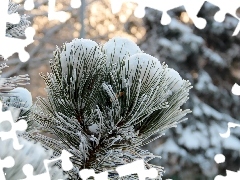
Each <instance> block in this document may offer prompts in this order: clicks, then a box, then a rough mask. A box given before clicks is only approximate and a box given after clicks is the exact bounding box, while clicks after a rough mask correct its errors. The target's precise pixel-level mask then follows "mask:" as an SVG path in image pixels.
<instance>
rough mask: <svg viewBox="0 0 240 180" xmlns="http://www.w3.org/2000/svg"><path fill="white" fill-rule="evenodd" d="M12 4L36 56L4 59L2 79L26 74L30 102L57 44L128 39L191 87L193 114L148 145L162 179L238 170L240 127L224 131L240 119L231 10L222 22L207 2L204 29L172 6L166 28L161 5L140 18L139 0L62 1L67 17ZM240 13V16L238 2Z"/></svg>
mask: <svg viewBox="0 0 240 180" xmlns="http://www.w3.org/2000/svg"><path fill="white" fill-rule="evenodd" d="M13 2H16V3H19V4H21V5H22V6H21V7H20V8H19V10H18V12H19V14H27V15H28V16H29V18H28V20H29V21H30V22H31V26H32V27H33V28H34V29H35V30H36V35H35V37H34V40H35V41H34V43H33V44H31V45H29V46H28V47H27V48H26V50H27V51H28V52H29V54H30V56H31V58H30V59H29V60H28V61H27V62H25V63H22V62H21V61H20V60H19V59H18V55H17V54H14V55H13V56H12V57H10V58H9V60H8V61H7V62H6V64H7V65H8V66H9V68H6V69H5V70H4V71H3V74H2V77H10V76H15V75H21V74H29V76H30V78H31V80H30V85H27V86H25V87H26V88H27V89H28V90H29V91H30V92H31V93H32V96H33V101H36V97H37V96H42V97H45V96H46V93H45V90H44V88H45V84H44V81H43V80H42V79H41V78H40V76H39V73H40V72H43V73H45V74H46V73H47V72H50V68H49V59H51V58H53V54H52V52H53V51H54V50H55V48H56V45H57V46H62V44H63V43H64V42H70V41H71V40H72V39H74V38H88V39H91V40H94V41H96V42H97V43H100V44H103V43H105V42H106V41H108V40H109V39H110V38H113V37H115V36H122V37H127V38H129V39H131V40H133V41H134V42H136V43H137V44H138V45H139V46H140V48H141V49H142V50H143V51H144V52H146V53H148V54H150V55H152V56H154V57H156V58H158V59H159V60H160V61H161V62H166V63H167V64H168V65H169V67H171V68H174V69H175V70H177V71H178V72H179V74H180V75H181V76H182V78H184V79H187V80H189V81H190V82H191V83H192V85H193V89H192V90H191V91H190V99H189V100H188V102H187V104H186V105H185V106H184V107H183V108H184V109H186V108H188V109H191V110H192V111H193V112H192V113H191V114H190V115H188V120H187V121H185V122H184V123H182V124H179V125H178V126H177V128H174V129H170V130H168V131H166V133H165V136H163V137H161V138H160V139H158V140H156V141H154V142H152V143H151V144H149V145H148V146H147V147H145V148H147V149H149V150H150V151H152V152H153V153H155V154H157V155H160V156H162V159H160V160H159V159H157V160H155V161H154V162H153V163H156V164H159V165H161V166H163V167H165V174H164V176H163V179H166V178H171V179H173V180H181V179H184V180H205V179H214V177H215V176H216V175H218V174H222V175H226V169H228V170H231V171H238V170H239V168H240V128H234V129H232V130H231V136H230V137H229V138H226V139H223V138H221V136H220V135H219V133H225V132H226V131H227V123H228V122H234V123H239V124H240V97H239V96H236V95H233V94H232V92H231V88H232V86H233V84H234V83H238V84H240V33H239V34H238V35H237V36H232V34H233V32H234V30H235V28H236V26H237V24H238V22H239V20H238V19H237V18H234V17H232V16H230V15H228V16H227V17H226V19H225V20H224V22H223V23H218V22H216V21H215V20H214V18H213V16H214V14H215V13H216V12H217V11H218V10H219V8H218V7H216V6H214V5H211V4H210V3H208V2H206V3H205V4H204V6H203V7H202V9H201V10H200V12H199V14H198V15H199V17H203V18H205V19H206V20H207V22H208V23H207V26H206V27H205V28H204V29H203V30H199V29H197V28H196V27H195V26H194V25H193V23H192V21H191V19H190V18H189V17H188V15H187V13H186V12H185V9H184V7H179V8H176V9H173V10H171V11H169V15H170V16H171V17H172V21H171V24H170V25H167V26H163V25H161V24H160V20H161V16H162V13H161V12H160V11H157V10H154V9H150V8H146V9H145V10H146V14H145V16H144V17H143V18H137V17H135V15H134V14H136V13H134V11H135V8H136V7H137V4H135V3H132V2H124V3H123V4H122V7H121V9H120V11H119V12H117V13H115V14H113V12H112V10H114V9H112V7H111V3H110V0H82V4H81V7H80V8H76V9H74V8H72V7H71V6H70V4H71V2H70V0H57V2H56V5H55V10H56V11H65V12H67V16H66V17H65V18H66V21H65V22H60V21H58V20H49V19H48V0H34V4H35V8H34V9H33V10H31V11H26V10H25V9H24V0H13ZM237 15H238V17H239V18H240V8H239V9H238V11H237ZM219 153H221V154H224V155H225V157H226V161H225V162H224V163H222V164H217V163H216V162H215V161H214V156H215V155H216V154H219Z"/></svg>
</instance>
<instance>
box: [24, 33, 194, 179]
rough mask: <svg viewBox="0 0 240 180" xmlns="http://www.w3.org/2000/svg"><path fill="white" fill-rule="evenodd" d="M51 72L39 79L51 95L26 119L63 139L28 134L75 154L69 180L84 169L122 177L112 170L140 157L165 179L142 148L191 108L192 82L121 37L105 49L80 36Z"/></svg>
mask: <svg viewBox="0 0 240 180" xmlns="http://www.w3.org/2000/svg"><path fill="white" fill-rule="evenodd" d="M50 67H51V70H52V72H51V73H48V74H47V75H43V74H41V77H42V78H43V79H44V81H45V83H46V91H47V98H42V97H39V98H38V101H37V102H36V104H35V105H34V106H33V108H32V109H31V114H30V116H29V120H28V121H33V122H37V123H38V124H39V125H38V126H39V127H38V129H41V130H44V131H45V132H49V133H51V134H54V135H55V136H56V137H57V140H54V139H52V138H50V137H47V136H43V135H41V134H37V135H35V134H33V133H31V131H29V133H28V134H26V135H25V136H26V137H28V138H30V139H34V140H35V141H40V142H41V143H42V144H43V146H44V147H45V148H47V149H53V150H54V152H55V155H56V156H58V155H59V154H60V153H61V150H62V149H66V150H68V151H69V152H71V153H72V154H73V155H74V156H73V157H72V162H73V164H74V169H73V170H71V171H69V176H70V177H71V179H78V178H79V176H78V173H79V170H80V169H91V168H93V169H94V170H95V172H97V173H99V172H102V171H105V170H108V171H109V178H110V179H116V178H117V177H118V175H117V173H116V171H114V170H113V169H114V168H116V167H117V166H119V165H123V164H127V163H130V162H132V161H134V160H137V159H144V160H145V165H146V168H151V167H155V168H157V170H158V172H159V178H161V176H162V173H163V168H162V167H160V166H155V165H152V164H150V163H148V162H149V161H150V160H151V159H153V158H155V157H156V156H154V155H153V154H152V153H150V152H148V151H144V150H142V149H141V146H142V145H144V144H145V143H147V142H150V141H151V137H152V135H156V134H159V133H162V132H163V131H165V130H166V129H169V128H171V127H175V126H176V125H177V124H178V123H179V122H181V121H182V120H184V119H182V118H183V117H184V116H185V115H186V114H187V113H189V112H190V110H188V109H187V110H182V109H181V106H182V105H183V104H184V103H185V102H186V101H187V99H188V93H189V90H190V89H191V85H190V83H189V82H188V81H185V80H182V78H181V77H180V76H179V74H178V73H177V72H176V71H174V70H173V69H169V68H168V67H167V65H166V64H161V63H160V61H158V59H156V58H154V57H152V56H150V55H148V54H145V53H143V52H142V51H141V50H140V49H139V47H138V46H137V45H136V44H134V43H133V42H131V41H130V40H128V39H125V38H120V37H117V38H113V39H111V40H109V41H108V42H107V43H106V44H104V45H98V44H97V43H95V42H94V41H91V40H88V39H74V40H73V41H72V42H70V43H66V44H64V45H63V47H62V48H58V47H57V49H56V51H55V52H54V58H53V59H52V60H50ZM33 131H34V130H33ZM34 132H35V131H34ZM146 140H147V141H146ZM137 178H138V177H137V176H135V175H132V176H131V177H130V176H129V177H128V178H127V179H137Z"/></svg>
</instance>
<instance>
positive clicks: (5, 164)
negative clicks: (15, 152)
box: [0, 156, 15, 180]
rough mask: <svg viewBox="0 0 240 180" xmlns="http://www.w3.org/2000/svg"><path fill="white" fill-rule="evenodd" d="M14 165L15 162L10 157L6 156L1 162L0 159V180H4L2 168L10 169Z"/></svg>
mask: <svg viewBox="0 0 240 180" xmlns="http://www.w3.org/2000/svg"><path fill="white" fill-rule="evenodd" d="M14 164H15V161H14V159H13V158H12V157H11V156H8V157H6V158H4V159H3V160H1V159H0V179H1V180H5V175H4V172H3V168H11V167H13V166H14Z"/></svg>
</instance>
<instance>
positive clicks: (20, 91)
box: [9, 87, 32, 109]
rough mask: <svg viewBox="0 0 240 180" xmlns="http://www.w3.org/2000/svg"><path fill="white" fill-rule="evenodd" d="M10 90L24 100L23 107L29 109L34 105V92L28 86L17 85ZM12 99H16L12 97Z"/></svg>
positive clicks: (11, 93)
mask: <svg viewBox="0 0 240 180" xmlns="http://www.w3.org/2000/svg"><path fill="white" fill-rule="evenodd" d="M9 92H10V95H12V96H16V97H18V98H19V100H20V101H22V102H23V103H22V107H24V108H26V109H29V108H30V107H31V106H32V94H31V93H30V92H29V91H28V90H27V89H26V88H23V87H17V88H15V89H13V90H11V91H9ZM10 99H11V100H10V101H12V102H13V101H14V99H13V98H12V97H11V98H10Z"/></svg>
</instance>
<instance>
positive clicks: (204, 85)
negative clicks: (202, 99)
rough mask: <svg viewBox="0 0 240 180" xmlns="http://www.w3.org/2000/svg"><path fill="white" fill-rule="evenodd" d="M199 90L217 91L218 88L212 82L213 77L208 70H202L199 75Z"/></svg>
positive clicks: (197, 84)
mask: <svg viewBox="0 0 240 180" xmlns="http://www.w3.org/2000/svg"><path fill="white" fill-rule="evenodd" d="M195 88H196V89H197V90H198V91H206V90H210V91H212V92H217V90H218V88H217V87H216V86H215V85H214V84H213V83H212V78H211V77H210V76H209V74H208V73H207V72H206V71H203V70H202V71H201V72H200V73H199V76H198V82H197V83H196V85H195Z"/></svg>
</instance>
